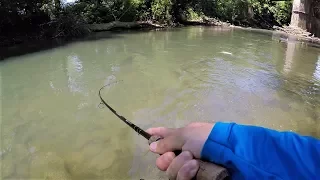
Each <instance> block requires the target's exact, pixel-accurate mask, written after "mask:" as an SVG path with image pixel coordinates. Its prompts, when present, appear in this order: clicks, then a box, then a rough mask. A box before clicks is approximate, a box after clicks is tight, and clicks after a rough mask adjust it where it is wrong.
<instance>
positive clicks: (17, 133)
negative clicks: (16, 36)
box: [0, 27, 320, 179]
mask: <svg viewBox="0 0 320 180" xmlns="http://www.w3.org/2000/svg"><path fill="white" fill-rule="evenodd" d="M101 35H103V34H96V36H97V37H100V36H101ZM108 37H109V38H97V40H90V41H79V42H75V43H70V44H68V45H65V46H60V47H58V48H54V49H50V50H46V51H41V52H37V53H31V54H27V55H24V56H19V57H15V58H10V59H7V60H4V61H2V62H0V65H1V82H2V83H1V101H2V104H1V106H2V108H1V110H2V113H1V114H2V119H1V120H2V123H1V154H0V155H1V158H2V161H1V177H2V179H18V178H22V179H128V178H131V179H140V178H145V179H158V178H164V177H165V176H164V174H163V173H161V172H159V171H158V170H157V169H156V168H155V163H154V162H155V161H154V160H155V158H156V156H155V155H154V154H151V153H150V152H148V146H147V141H146V140H144V139H143V138H142V137H141V136H137V135H136V134H135V133H134V132H133V131H132V130H131V129H129V128H128V127H127V126H125V124H123V123H122V122H121V121H119V120H118V119H117V118H115V117H114V115H113V114H111V113H110V112H109V111H108V110H107V109H106V108H104V109H99V108H98V104H99V102H100V101H99V98H98V96H97V93H98V90H99V88H100V87H101V86H103V85H105V84H107V83H110V82H113V81H116V80H123V81H122V82H120V83H118V84H115V85H113V86H111V87H110V88H108V89H106V90H105V91H104V92H103V96H104V98H106V99H107V100H108V102H110V103H111V105H113V106H114V107H115V108H116V110H117V111H118V112H119V113H120V114H122V115H124V116H125V117H127V118H128V119H130V120H131V121H133V122H135V123H136V124H137V125H139V126H141V127H143V128H145V129H146V128H148V127H152V126H169V127H179V126H182V125H185V124H187V123H190V122H193V121H208V122H214V121H218V120H219V121H234V122H238V123H246V124H254V125H262V126H265V127H270V128H275V129H279V130H292V131H297V132H299V133H302V134H305V135H313V136H315V137H320V123H319V122H320V94H319V92H320V49H319V48H318V49H317V48H315V47H311V46H307V45H306V44H302V43H295V42H289V43H287V42H279V41H278V38H277V36H275V35H272V34H270V33H269V34H263V33H254V32H249V31H242V30H231V29H221V28H203V27H192V28H183V29H174V30H168V31H152V32H140V33H137V32H135V33H120V34H112V35H111V36H108Z"/></svg>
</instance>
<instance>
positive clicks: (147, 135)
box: [99, 81, 152, 140]
mask: <svg viewBox="0 0 320 180" xmlns="http://www.w3.org/2000/svg"><path fill="white" fill-rule="evenodd" d="M115 83H118V81H115V82H113V83H110V84H107V85H105V86H103V87H102V88H100V90H99V97H100V100H101V103H102V104H104V105H105V106H107V108H108V109H109V110H110V111H111V112H112V113H113V114H114V115H116V116H117V117H118V118H119V119H121V120H122V121H123V122H124V123H126V124H127V125H128V126H130V127H131V128H132V129H133V130H135V131H136V132H137V133H138V134H140V135H141V136H143V137H144V138H146V139H147V140H150V138H151V137H152V136H151V134H149V133H147V132H146V131H144V130H143V129H141V128H140V127H138V126H136V125H135V124H133V123H132V122H130V121H129V120H128V119H126V118H125V117H123V116H121V115H119V114H118V113H117V111H116V110H114V109H113V108H112V107H111V106H110V105H109V104H108V103H107V102H106V101H105V100H104V99H103V98H102V96H101V90H102V89H104V88H105V87H108V86H110V85H112V84H115ZM101 103H100V105H101Z"/></svg>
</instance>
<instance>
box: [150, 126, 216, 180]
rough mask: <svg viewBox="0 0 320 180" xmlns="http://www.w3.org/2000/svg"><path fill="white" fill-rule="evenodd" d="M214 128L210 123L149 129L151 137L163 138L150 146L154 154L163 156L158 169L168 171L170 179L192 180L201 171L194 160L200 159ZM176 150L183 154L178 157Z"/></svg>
mask: <svg viewBox="0 0 320 180" xmlns="http://www.w3.org/2000/svg"><path fill="white" fill-rule="evenodd" d="M213 126H214V124H210V123H191V124H189V125H188V126H186V127H183V128H178V129H169V128H164V127H158V128H151V129H148V130H147V132H148V133H150V134H151V135H157V136H161V137H162V138H163V139H161V140H159V141H157V142H153V143H151V144H150V150H151V151H152V152H154V153H157V154H162V155H161V156H160V157H158V158H157V161H156V165H157V167H158V168H159V169H160V170H162V171H166V173H167V175H168V176H169V179H178V180H189V179H192V178H193V177H194V176H195V175H196V173H197V171H198V169H199V162H198V161H196V160H195V159H194V158H197V159H199V158H200V156H201V151H202V148H203V145H204V143H205V141H206V140H207V138H208V136H209V134H210V132H211V130H212V128H213ZM174 150H181V151H182V152H181V153H180V154H179V155H178V156H177V157H176V155H175V154H174V153H173V151H174Z"/></svg>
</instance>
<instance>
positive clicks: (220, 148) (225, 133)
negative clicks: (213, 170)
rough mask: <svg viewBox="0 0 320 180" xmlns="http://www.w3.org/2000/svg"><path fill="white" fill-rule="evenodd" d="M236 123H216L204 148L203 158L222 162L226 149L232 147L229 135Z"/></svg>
mask: <svg viewBox="0 0 320 180" xmlns="http://www.w3.org/2000/svg"><path fill="white" fill-rule="evenodd" d="M234 125H235V123H222V122H218V123H216V124H215V125H214V127H213V128H212V130H211V132H210V134H209V136H208V139H207V140H206V142H205V144H204V146H203V148H202V151H201V159H204V160H207V161H210V162H214V163H217V164H222V162H223V160H224V158H223V157H224V151H225V150H226V149H232V148H231V143H230V142H229V136H230V133H231V130H232V127H233V126H234Z"/></svg>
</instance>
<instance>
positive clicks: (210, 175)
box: [148, 136, 229, 180]
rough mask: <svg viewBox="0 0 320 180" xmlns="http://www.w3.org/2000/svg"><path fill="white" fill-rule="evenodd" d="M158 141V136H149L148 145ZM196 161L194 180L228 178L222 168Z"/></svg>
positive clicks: (177, 153) (178, 152)
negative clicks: (196, 167) (197, 163)
mask: <svg viewBox="0 0 320 180" xmlns="http://www.w3.org/2000/svg"><path fill="white" fill-rule="evenodd" d="M160 139H162V137H160V136H151V138H150V139H149V141H148V143H149V145H150V144H151V143H153V142H156V141H159V140H160ZM174 153H175V154H176V156H177V155H179V154H180V153H181V151H175V152H174ZM197 161H198V162H199V165H200V168H199V170H198V172H197V175H196V176H195V177H194V180H223V179H226V178H227V177H228V176H229V174H228V171H227V169H226V168H224V167H222V166H219V165H217V164H213V163H210V162H206V161H202V160H199V159H198V160H197Z"/></svg>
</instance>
